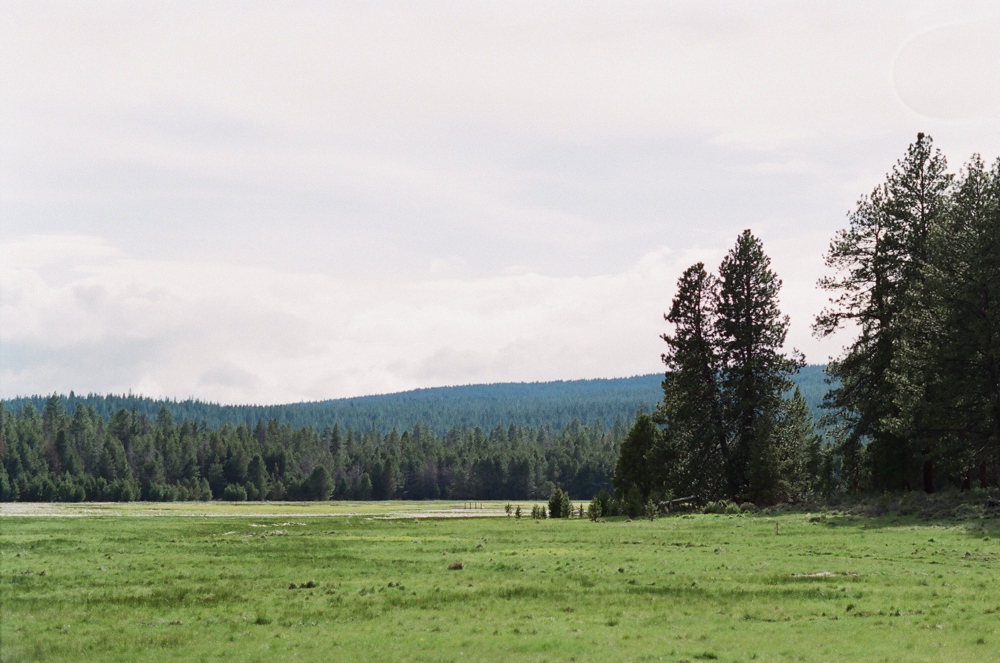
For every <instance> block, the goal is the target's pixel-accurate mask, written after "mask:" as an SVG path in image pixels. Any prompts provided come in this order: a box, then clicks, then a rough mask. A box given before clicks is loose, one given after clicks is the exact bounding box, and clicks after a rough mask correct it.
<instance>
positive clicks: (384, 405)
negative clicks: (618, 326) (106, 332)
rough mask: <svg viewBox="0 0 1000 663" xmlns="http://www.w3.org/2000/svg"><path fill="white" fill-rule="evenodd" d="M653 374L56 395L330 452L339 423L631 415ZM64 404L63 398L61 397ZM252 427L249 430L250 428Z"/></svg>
mask: <svg viewBox="0 0 1000 663" xmlns="http://www.w3.org/2000/svg"><path fill="white" fill-rule="evenodd" d="M661 379H662V376H660V375H657V374H652V375H642V376H636V377H631V378H615V379H597V380H568V381H563V380H559V381H554V382H534V383H504V384H484V385H468V386H458V387H435V388H431V389H417V390H414V391H407V392H401V393H398V394H382V395H376V396H359V397H356V398H342V399H336V400H328V401H319V402H313V403H291V404H286V405H217V404H214V403H205V402H202V401H194V400H188V401H170V400H154V399H151V398H145V397H142V396H114V395H107V396H101V395H97V394H90V395H87V396H77V395H72V396H63V397H62V398H61V401H60V403H61V404H64V407H65V408H66V409H68V410H69V411H75V410H76V409H77V406H79V405H83V406H85V407H92V408H93V409H94V411H95V412H96V413H97V416H98V417H100V418H102V419H110V418H112V417H113V416H115V414H116V413H117V412H118V411H120V410H124V411H125V412H131V413H135V414H137V415H145V416H146V417H149V418H151V419H157V417H158V416H159V414H160V412H161V411H163V410H166V411H167V412H169V413H170V414H171V415H172V417H173V419H174V420H175V421H183V420H189V421H197V422H205V424H206V425H208V426H209V427H211V428H219V427H221V426H224V425H225V424H230V425H232V426H234V427H236V426H240V425H244V426H247V427H249V428H251V429H253V428H254V427H255V426H258V424H259V422H264V424H265V426H266V422H269V421H275V422H277V423H278V424H280V425H289V426H292V427H293V428H305V427H310V428H313V429H315V430H316V431H317V432H320V433H322V432H324V431H325V430H326V429H327V428H330V431H329V432H328V434H327V435H325V437H326V439H328V444H329V445H330V447H331V449H330V452H331V454H334V455H335V454H336V453H337V451H338V449H337V447H339V446H340V445H341V444H343V443H345V439H346V431H347V430H348V429H351V430H354V431H370V430H375V431H378V432H379V433H382V434H388V433H389V432H390V431H391V430H392V429H393V428H395V429H397V430H412V429H413V427H414V426H417V425H422V426H425V427H428V428H430V430H432V431H434V433H435V434H437V435H444V434H446V433H447V432H448V431H449V430H451V429H452V428H456V427H457V428H463V429H464V428H468V429H473V428H476V427H479V428H481V429H483V430H493V429H494V428H496V427H497V426H501V425H502V426H505V427H506V426H509V425H510V424H511V423H512V422H515V424H516V425H517V426H531V427H545V426H547V427H551V428H552V429H554V430H559V429H562V428H565V427H566V426H569V425H571V424H572V422H573V421H574V420H577V421H586V422H593V421H597V420H600V421H604V422H609V423H610V422H614V421H616V420H619V419H620V420H623V421H626V420H630V419H631V418H632V417H634V416H635V412H636V410H644V411H648V410H651V409H652V408H653V407H654V406H655V404H656V401H657V400H658V399H659V395H660V380H661ZM50 398H51V397H49V396H30V397H21V398H14V399H10V400H8V401H6V406H7V408H8V409H10V410H12V411H14V412H17V413H20V412H21V411H22V410H23V409H24V408H25V406H26V405H27V404H28V403H32V404H33V405H34V407H35V408H44V407H45V406H46V403H47V402H48V401H49V400H50ZM61 406H63V405H61ZM256 433H257V431H256V430H255V433H254V434H256Z"/></svg>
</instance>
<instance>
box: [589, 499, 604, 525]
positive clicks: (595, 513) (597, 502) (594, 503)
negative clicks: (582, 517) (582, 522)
mask: <svg viewBox="0 0 1000 663" xmlns="http://www.w3.org/2000/svg"><path fill="white" fill-rule="evenodd" d="M601 513H602V512H601V499H600V498H599V497H597V496H596V495H595V496H594V498H593V499H592V500H590V505H589V506H588V507H587V517H588V518H590V519H591V520H595V521H596V520H597V519H598V518H600V517H601Z"/></svg>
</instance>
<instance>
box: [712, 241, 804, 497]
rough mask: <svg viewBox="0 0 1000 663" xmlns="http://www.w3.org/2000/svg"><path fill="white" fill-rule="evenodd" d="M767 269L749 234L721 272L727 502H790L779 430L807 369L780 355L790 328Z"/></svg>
mask: <svg viewBox="0 0 1000 663" xmlns="http://www.w3.org/2000/svg"><path fill="white" fill-rule="evenodd" d="M770 265H771V259H770V258H769V257H768V256H767V255H766V254H765V253H764V247H763V245H762V244H761V242H760V240H758V239H757V238H756V237H754V236H753V234H752V233H751V232H750V231H749V230H746V231H744V232H743V234H741V235H740V237H739V239H738V240H737V241H736V246H735V247H733V249H732V250H731V251H730V252H729V254H728V255H727V256H726V257H725V259H723V261H722V264H721V265H720V266H719V278H720V281H721V285H720V287H719V301H718V308H717V318H716V321H715V326H716V330H717V334H718V339H719V356H720V359H721V361H720V371H719V372H720V376H721V386H722V394H723V398H722V405H723V411H724V415H723V416H724V419H725V424H726V427H727V428H728V432H729V435H728V437H729V449H728V453H727V454H726V479H727V482H728V485H729V495H730V496H731V497H734V498H735V497H745V498H748V499H750V500H751V501H753V502H763V503H772V502H775V501H778V500H780V499H783V498H785V496H784V495H782V494H781V487H780V484H781V482H782V481H783V479H784V477H783V474H782V469H783V468H782V467H781V453H782V452H781V450H779V449H778V448H777V447H776V444H777V442H778V441H777V437H776V436H775V428H776V426H777V425H778V421H777V419H778V417H779V411H780V408H781V402H782V395H783V394H784V393H785V392H786V391H788V390H789V389H791V388H792V386H793V384H794V383H793V382H792V380H791V375H792V374H794V373H795V372H796V371H798V369H799V367H800V366H801V365H802V364H803V362H802V361H801V360H799V359H798V358H789V357H787V356H786V355H785V354H783V353H782V351H781V348H782V346H783V345H784V343H785V336H786V335H787V333H788V324H789V323H788V316H784V315H782V314H781V310H780V309H779V308H778V291H779V290H780V289H781V280H780V279H778V277H777V275H775V273H774V272H773V271H771V267H770Z"/></svg>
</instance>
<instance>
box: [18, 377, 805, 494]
mask: <svg viewBox="0 0 1000 663" xmlns="http://www.w3.org/2000/svg"><path fill="white" fill-rule="evenodd" d="M818 375H819V370H818V369H817V368H816V367H812V368H809V369H807V370H806V371H805V372H804V373H803V375H802V379H803V381H802V384H803V388H804V389H805V390H806V391H807V392H808V393H810V394H815V395H817V396H816V397H817V398H818V397H819V396H818V395H819V394H820V393H821V390H820V389H819V387H818V385H819V384H820V382H819V381H818V378H817V376H818ZM660 381H661V377H660V376H659V375H647V376H640V377H634V378H626V379H620V380H580V381H575V382H549V383H536V384H498V385H476V386H470V387H450V388H440V389H422V390H418V391H412V392H406V393H402V394H392V395H386V396H369V397H364V398H352V399H344V400H337V401H326V402H323V403H300V404H294V405H278V406H220V405H213V404H208V403H201V402H198V401H186V402H180V403H178V402H172V401H155V400H152V399H148V398H141V397H130V396H121V397H115V396H107V397H104V396H93V395H91V396H85V397H78V396H76V395H70V396H69V397H67V398H63V397H60V396H57V395H53V396H49V397H47V398H41V397H35V398H21V399H15V400H12V401H10V402H7V403H3V404H0V499H2V500H22V501H50V500H60V501H81V500H123V501H128V500H137V499H144V500H178V499H180V500H184V499H230V500H242V499H326V498H328V497H334V498H337V499H404V498H405V499H432V498H452V499H543V498H547V497H548V495H549V493H550V492H551V491H552V490H553V488H554V487H556V486H558V487H561V488H563V489H565V490H567V491H568V492H569V494H570V495H571V496H572V497H573V498H574V499H582V498H586V499H589V498H590V497H591V496H592V495H594V494H595V493H597V492H598V491H600V490H602V489H609V488H610V487H611V474H612V471H613V469H614V465H615V461H616V459H617V457H618V452H619V448H620V445H621V441H622V440H623V439H624V438H625V435H626V433H627V432H628V428H629V426H631V424H632V421H633V420H634V418H635V414H636V412H637V411H639V410H647V411H651V410H652V409H653V408H654V407H655V406H656V403H657V401H659V400H660V399H661V398H662V389H661V387H660ZM602 422H607V423H602Z"/></svg>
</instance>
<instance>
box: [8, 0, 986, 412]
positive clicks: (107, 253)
mask: <svg viewBox="0 0 1000 663" xmlns="http://www.w3.org/2000/svg"><path fill="white" fill-rule="evenodd" d="M0 11H2V14H3V16H4V17H5V19H6V20H5V21H3V22H0V89H2V90H3V94H2V95H0V178H2V181H3V186H2V187H0V218H2V220H3V225H2V226H0V251H2V253H0V323H2V328H0V340H2V342H3V347H2V348H0V352H2V355H0V356H2V360H3V362H2V368H0V378H2V383H0V392H2V393H3V394H4V395H11V394H15V393H24V392H26V391H40V392H48V391H52V390H55V389H61V390H69V389H75V390H76V391H86V390H87V389H93V390H107V389H115V390H117V391H123V390H127V389H128V388H132V389H133V390H136V391H145V392H147V393H151V394H157V395H170V396H180V397H183V396H187V395H195V396H200V397H206V398H213V399H218V400H224V401H229V400H237V401H248V400H261V401H276V400H292V399H297V398H325V397H330V396H335V395H349V394H358V393H365V392H370V391H383V390H392V389H404V388H409V387H414V386H430V385H434V384H443V383H456V382H470V381H496V380H532V379H555V378H572V377H598V376H613V375H625V374H629V373H635V372H646V371H654V370H659V363H658V357H659V353H660V351H661V347H660V345H661V343H660V341H658V339H657V335H658V334H659V333H660V332H661V331H662V318H661V315H662V311H663V310H664V309H665V308H666V307H667V305H668V304H669V298H670V295H671V293H672V288H673V281H674V279H675V278H676V276H677V274H678V273H679V272H680V270H681V269H682V268H683V267H685V266H687V264H688V263H689V262H692V261H693V260H694V259H696V258H698V257H704V258H705V260H706V262H707V263H708V264H709V265H714V264H717V262H718V259H719V258H720V257H721V255H722V254H723V253H724V252H725V250H726V249H728V247H729V246H730V245H731V243H732V241H733V240H734V238H735V236H736V234H737V233H738V232H739V231H740V230H742V229H743V228H745V227H751V228H754V229H756V230H758V231H759V232H760V234H761V236H762V237H763V238H764V241H765V246H766V248H767V249H768V251H769V252H770V253H771V255H772V256H773V257H774V261H775V267H776V269H777V271H778V272H779V274H780V275H781V276H782V277H783V279H784V282H785V289H784V295H783V301H784V303H785V308H786V309H787V311H788V312H789V313H790V315H791V316H792V321H793V331H792V335H791V337H790V339H789V340H790V344H792V345H795V346H798V347H799V348H800V349H803V350H805V351H806V352H807V354H808V356H809V358H810V359H811V360H813V361H823V360H825V358H826V357H827V356H828V355H830V354H834V353H835V352H836V350H835V348H830V347H829V344H825V343H818V342H817V341H815V340H814V339H812V338H811V337H810V335H809V331H808V322H809V320H810V318H811V316H812V315H813V314H814V313H815V312H816V309H817V308H819V307H820V306H821V304H822V298H821V297H820V296H818V295H817V293H816V292H815V289H814V284H815V280H816V278H817V277H818V276H819V274H820V273H821V272H822V263H821V254H822V251H823V250H824V249H825V247H826V242H827V240H828V238H829V237H830V236H831V235H832V234H833V232H834V231H835V230H836V229H837V228H839V227H841V226H842V225H843V224H844V213H845V212H846V211H847V210H848V209H849V208H850V207H851V206H852V205H853V204H854V202H855V200H856V199H857V197H858V195H859V194H861V193H863V192H866V191H868V190H870V189H871V188H872V187H873V186H874V185H875V184H876V183H877V182H878V181H879V180H880V179H881V178H882V176H883V174H884V173H885V172H886V171H887V170H888V169H889V168H890V167H891V164H892V163H893V161H894V160H895V159H896V158H898V156H899V155H900V154H902V152H903V150H904V149H905V146H906V144H907V143H908V142H909V141H910V140H912V138H913V137H914V136H915V134H916V133H917V131H926V132H929V133H931V134H932V135H933V136H934V137H935V138H936V140H937V142H938V144H939V145H940V146H941V147H942V148H943V149H944V151H945V152H946V153H947V154H948V156H949V157H950V158H951V159H952V161H953V162H961V161H962V160H964V159H965V158H967V157H968V155H969V154H971V153H972V152H974V151H979V152H983V153H984V157H986V158H988V159H992V158H994V157H995V156H996V150H997V146H996V141H995V140H994V137H995V136H996V135H997V132H998V131H1000V118H998V117H996V116H995V114H993V115H991V111H990V109H993V108H994V107H996V106H997V104H995V103H992V101H993V98H992V97H991V96H990V95H993V94H994V92H995V89H996V88H997V86H995V85H991V84H990V81H992V78H990V77H991V76H993V75H994V74H995V73H996V72H995V71H994V69H995V67H994V66H993V65H994V64H995V63H994V60H997V58H992V59H990V58H991V57H992V55H991V54H992V52H993V50H995V42H996V40H995V39H992V40H991V39H990V37H992V34H993V33H994V32H996V30H995V29H994V27H995V23H996V10H995V5H994V4H993V3H991V2H976V1H969V2H948V3H944V2H940V3H935V2H929V3H921V4H918V5H914V4H912V3H903V2H899V3H896V2H884V3H870V2H864V3H861V2H858V3H837V4H835V5H818V4H817V5H812V4H803V3H796V2H767V3H755V4H754V5H752V6H751V5H745V4H740V3H718V4H713V3H703V2H673V3H656V2H635V3H628V4H621V3H606V2H584V3H579V2H575V3H562V2H504V3H454V2H426V3H420V4H389V3H359V4H351V3H333V4H330V3H327V4H322V3H320V4H308V3H293V4H289V3H283V4H253V3H245V2H239V3H231V2H197V3H193V2H192V3H183V2H181V3H178V2H171V3H157V2H147V3H140V4H128V3H125V4H121V3H112V4H107V3H66V2H60V1H58V0H53V1H51V2H44V1H37V0H36V1H33V2H4V3H3V4H2V10H0ZM984 26H985V27H984ZM991 26H994V27H991ZM969 35H972V36H971V37H970V36H969ZM977 35H978V36H977ZM931 65H933V66H931ZM955 72H958V73H960V74H961V75H955ZM925 73H926V74H927V75H924V74H925ZM966 92H968V94H966V95H965V96H962V95H963V94H964V93H966ZM977 95H978V96H977ZM953 100H954V103H952V101H953ZM984 109H985V110H984ZM991 150H992V153H991ZM664 245H669V246H670V247H672V249H673V252H664V251H661V250H658V249H657V248H656V247H661V246H664Z"/></svg>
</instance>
